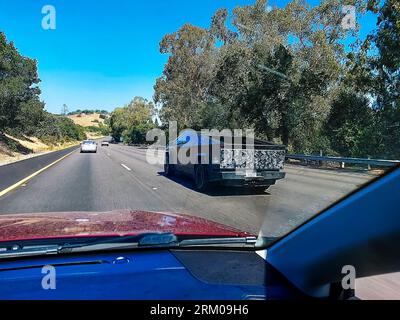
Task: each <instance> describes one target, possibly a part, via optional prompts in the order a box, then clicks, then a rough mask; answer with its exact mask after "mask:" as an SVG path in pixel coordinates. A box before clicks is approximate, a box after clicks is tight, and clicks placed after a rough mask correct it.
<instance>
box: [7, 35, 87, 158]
mask: <svg viewBox="0 0 400 320" xmlns="http://www.w3.org/2000/svg"><path fill="white" fill-rule="evenodd" d="M39 82H40V80H39V76H38V72H37V61H36V60H33V59H30V58H27V57H24V56H22V55H21V54H20V53H19V52H18V50H17V49H16V48H15V46H14V44H13V43H12V42H8V41H7V39H6V36H5V34H4V33H2V32H0V144H1V146H0V147H1V150H3V151H5V150H9V151H11V152H17V153H18V152H22V153H30V152H33V150H32V149H30V148H26V147H24V146H23V145H21V144H20V143H19V142H18V141H19V140H24V141H25V140H26V141H27V142H29V141H30V140H31V139H32V137H36V138H38V139H40V141H42V142H44V143H45V144H48V145H51V146H54V145H60V144H68V143H71V142H74V141H79V140H83V139H85V138H86V134H85V131H84V129H83V127H81V126H78V125H76V124H75V123H74V122H73V121H72V120H71V119H68V118H67V117H65V116H60V115H55V114H51V113H49V112H47V111H45V110H44V106H45V104H44V103H43V102H42V101H40V99H39V95H40V89H39V87H38V84H39ZM11 137H13V138H11Z"/></svg>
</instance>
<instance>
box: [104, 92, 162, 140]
mask: <svg viewBox="0 0 400 320" xmlns="http://www.w3.org/2000/svg"><path fill="white" fill-rule="evenodd" d="M154 115H155V108H154V104H153V102H151V101H148V100H146V99H144V98H142V97H135V98H134V99H133V100H132V101H131V102H130V103H128V104H127V105H126V106H124V107H122V108H117V109H115V110H114V111H113V112H112V113H111V117H110V119H109V126H110V130H111V135H112V136H113V138H114V139H115V140H116V141H121V140H122V141H123V142H124V143H126V144H143V143H147V142H146V133H147V131H149V130H151V129H153V128H155V127H156V126H157V124H156V122H154V121H153V117H154Z"/></svg>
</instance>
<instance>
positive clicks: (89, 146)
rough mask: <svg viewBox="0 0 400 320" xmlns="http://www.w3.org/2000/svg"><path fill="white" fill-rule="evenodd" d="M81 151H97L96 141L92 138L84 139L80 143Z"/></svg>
mask: <svg viewBox="0 0 400 320" xmlns="http://www.w3.org/2000/svg"><path fill="white" fill-rule="evenodd" d="M83 152H94V153H96V152H97V143H96V141H93V140H85V141H83V142H82V143H81V153H83Z"/></svg>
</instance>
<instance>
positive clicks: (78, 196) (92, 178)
mask: <svg viewBox="0 0 400 320" xmlns="http://www.w3.org/2000/svg"><path fill="white" fill-rule="evenodd" d="M27 161H29V160H27ZM32 161H33V159H32ZM28 163H29V162H28ZM3 170H4V168H3V167H0V176H1V177H4V180H6V179H8V180H10V177H8V176H7V174H8V175H9V174H10V171H9V170H8V171H7V170H4V171H3ZM285 171H286V172H287V177H286V178H285V179H284V180H280V181H278V182H277V184H276V185H275V186H272V187H271V188H270V189H268V191H267V192H262V193H257V194H255V193H254V191H252V190H246V189H240V188H239V189H238V188H213V189H212V190H211V191H209V192H207V193H199V192H197V191H195V190H194V189H193V185H192V182H191V181H190V180H188V179H186V178H184V177H175V178H173V179H170V178H167V177H165V176H164V175H163V167H162V165H151V164H149V163H148V162H147V161H146V149H139V148H135V147H130V146H124V145H114V144H111V145H110V146H109V147H100V146H99V148H98V153H92V154H86V153H84V154H81V153H79V151H78V150H77V151H75V152H73V153H72V154H71V155H70V156H68V157H67V158H65V159H63V160H62V161H61V162H59V163H57V164H56V165H54V166H52V167H51V168H49V169H47V170H45V171H44V172H42V173H41V174H40V175H38V176H36V177H35V178H33V179H32V180H30V181H29V182H27V183H26V184H25V185H23V186H21V187H20V188H18V189H16V190H14V191H11V192H10V193H8V194H6V195H5V196H3V197H0V212H1V213H16V212H18V213H25V212H61V211H107V210H113V209H142V210H150V211H168V212H178V213H179V212H180V213H186V214H189V215H195V216H200V217H203V218H207V219H210V220H214V221H217V222H220V223H224V224H227V225H230V226H233V227H236V228H238V229H241V230H243V231H248V232H251V233H254V234H258V232H259V231H260V228H262V230H263V234H264V235H266V236H271V237H273V236H280V235H283V234H284V233H286V232H287V231H289V230H290V229H292V228H293V227H294V226H296V225H297V224H299V223H300V222H301V221H304V220H305V219H307V218H309V217H310V216H312V215H313V214H315V213H317V212H318V211H319V210H321V209H323V208H325V207H326V206H327V205H329V204H330V203H332V202H333V201H335V200H337V199H338V198H340V197H341V196H343V195H345V194H346V193H348V192H350V191H351V190H353V189H355V188H357V187H358V186H360V185H362V184H363V183H365V182H366V181H368V180H369V179H371V178H372V177H373V176H372V175H369V174H367V173H354V172H351V173H350V172H338V171H329V170H318V169H310V168H306V167H299V166H287V167H286V169H285ZM2 180H3V179H2Z"/></svg>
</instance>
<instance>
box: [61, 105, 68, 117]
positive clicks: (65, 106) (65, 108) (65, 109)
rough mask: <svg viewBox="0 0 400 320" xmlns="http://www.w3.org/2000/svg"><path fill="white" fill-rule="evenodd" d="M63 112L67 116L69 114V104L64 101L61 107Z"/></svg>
mask: <svg viewBox="0 0 400 320" xmlns="http://www.w3.org/2000/svg"><path fill="white" fill-rule="evenodd" d="M61 114H62V115H64V116H66V115H67V114H68V106H67V105H66V104H65V103H64V104H63V106H62V108H61Z"/></svg>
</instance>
